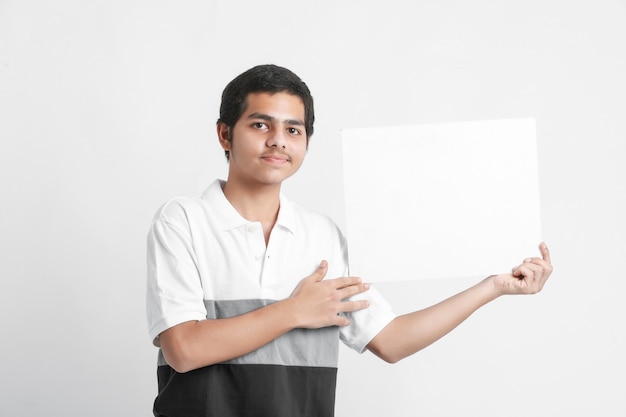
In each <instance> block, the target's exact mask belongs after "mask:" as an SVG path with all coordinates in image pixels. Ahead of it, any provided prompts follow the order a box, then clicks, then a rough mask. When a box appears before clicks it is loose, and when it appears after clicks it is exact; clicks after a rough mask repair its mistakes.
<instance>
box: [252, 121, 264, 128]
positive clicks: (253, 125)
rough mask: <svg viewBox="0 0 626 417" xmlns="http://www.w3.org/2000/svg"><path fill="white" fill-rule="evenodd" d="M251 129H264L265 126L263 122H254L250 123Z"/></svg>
mask: <svg viewBox="0 0 626 417" xmlns="http://www.w3.org/2000/svg"><path fill="white" fill-rule="evenodd" d="M252 127H253V128H254V129H266V128H267V125H266V124H265V123H264V122H254V123H252Z"/></svg>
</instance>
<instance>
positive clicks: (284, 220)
mask: <svg viewBox="0 0 626 417" xmlns="http://www.w3.org/2000/svg"><path fill="white" fill-rule="evenodd" d="M224 184H225V181H224V180H219V179H218V180H215V181H213V183H212V184H211V185H210V186H209V188H207V189H206V191H204V193H202V200H204V201H206V202H209V203H210V204H211V206H212V209H213V210H215V212H216V213H215V214H216V216H218V217H219V219H220V223H221V225H222V230H230V229H236V228H238V227H241V226H245V225H248V224H250V223H251V222H250V220H247V219H246V218H244V217H243V216H242V215H241V214H239V212H238V211H237V210H236V209H235V208H234V207H233V206H232V204H230V201H228V199H227V198H226V196H225V195H224V191H223V189H222V187H223V186H224ZM276 226H280V227H284V228H286V229H287V230H289V231H290V232H291V233H294V231H295V218H294V209H293V205H292V203H291V202H290V201H289V200H288V199H287V197H285V196H284V195H283V194H281V195H280V209H279V211H278V218H277V219H276V225H275V226H274V227H276Z"/></svg>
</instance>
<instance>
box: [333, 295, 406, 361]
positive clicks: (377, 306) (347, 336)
mask: <svg viewBox="0 0 626 417" xmlns="http://www.w3.org/2000/svg"><path fill="white" fill-rule="evenodd" d="M350 300H369V302H370V305H369V307H368V308H366V309H363V310H359V311H355V312H352V313H348V314H346V317H347V318H348V319H349V320H350V325H348V326H345V327H341V328H340V333H339V334H340V337H341V340H342V341H343V343H345V344H346V346H348V347H349V348H351V349H354V350H356V351H357V352H359V353H362V352H363V351H364V350H365V348H366V347H367V344H368V343H369V342H370V341H371V340H372V339H373V338H374V337H375V336H376V335H377V334H378V333H379V332H380V331H381V330H382V329H383V328H385V326H387V325H388V324H389V323H390V322H391V321H392V320H393V319H394V318H395V317H396V316H395V314H394V313H393V311H392V309H391V305H389V303H388V302H387V300H385V298H384V297H383V296H382V294H381V293H380V292H378V290H377V289H376V288H374V286H373V285H371V286H370V289H369V290H367V291H366V292H364V293H361V294H357V295H355V296H353V297H351V298H350Z"/></svg>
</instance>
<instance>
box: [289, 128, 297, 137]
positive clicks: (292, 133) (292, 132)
mask: <svg viewBox="0 0 626 417" xmlns="http://www.w3.org/2000/svg"><path fill="white" fill-rule="evenodd" d="M287 132H289V134H290V135H294V136H297V135H299V134H300V129H296V128H295V127H288V128H287Z"/></svg>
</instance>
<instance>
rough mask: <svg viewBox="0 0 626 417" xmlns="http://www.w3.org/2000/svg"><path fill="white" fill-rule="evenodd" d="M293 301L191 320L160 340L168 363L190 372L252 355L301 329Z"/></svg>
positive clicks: (165, 333) (180, 370) (175, 367)
mask: <svg viewBox="0 0 626 417" xmlns="http://www.w3.org/2000/svg"><path fill="white" fill-rule="evenodd" d="M295 307H296V306H295V305H294V303H293V301H292V300H291V299H287V300H283V301H279V302H277V303H274V304H271V305H269V306H266V307H262V308H260V309H257V310H254V311H251V312H249V313H246V314H242V315H239V316H235V317H230V318H225V319H215V320H201V321H189V322H185V323H181V324H179V325H177V326H174V327H172V328H170V329H168V330H166V331H165V332H163V333H162V334H161V336H160V337H159V340H160V344H161V349H162V350H163V354H164V356H165V359H166V360H167V362H168V364H170V366H172V367H173V368H174V369H175V370H176V371H177V372H188V371H190V370H193V369H197V368H201V367H203V366H208V365H212V364H215V363H219V362H223V361H226V360H229V359H233V358H236V357H239V356H242V355H245V354H247V353H250V352H252V351H254V350H256V349H258V348H260V347H262V346H264V345H266V344H267V343H269V342H271V341H272V340H274V339H276V338H278V337H280V336H282V335H283V334H285V333H287V332H288V331H290V330H292V329H294V328H295V327H297V326H298V323H297V321H296V318H295V315H294V314H293V309H294V308H295Z"/></svg>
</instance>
